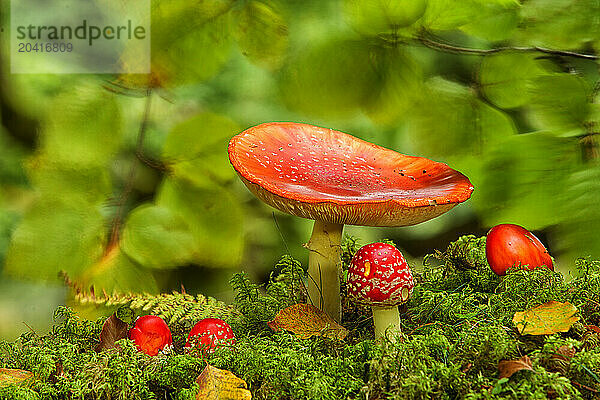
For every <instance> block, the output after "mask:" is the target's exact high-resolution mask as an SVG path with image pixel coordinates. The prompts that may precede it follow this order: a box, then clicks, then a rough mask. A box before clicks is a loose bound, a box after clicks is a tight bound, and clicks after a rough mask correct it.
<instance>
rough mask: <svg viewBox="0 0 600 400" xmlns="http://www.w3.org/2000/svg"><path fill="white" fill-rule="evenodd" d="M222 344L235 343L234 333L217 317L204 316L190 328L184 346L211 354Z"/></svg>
mask: <svg viewBox="0 0 600 400" xmlns="http://www.w3.org/2000/svg"><path fill="white" fill-rule="evenodd" d="M223 344H229V345H233V344H235V335H234V334H233V331H232V330H231V327H230V326H229V324H228V323H227V322H225V321H223V320H222V319H218V318H205V319H203V320H201V321H199V322H198V323H196V325H194V327H193V328H192V330H191V331H190V334H189V335H188V340H187V342H186V344H185V347H186V349H187V350H188V351H191V350H192V349H193V348H194V347H196V348H198V349H199V350H200V352H201V353H203V354H211V353H213V352H214V351H215V349H216V348H217V347H218V346H220V345H223Z"/></svg>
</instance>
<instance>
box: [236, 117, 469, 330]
mask: <svg viewBox="0 0 600 400" xmlns="http://www.w3.org/2000/svg"><path fill="white" fill-rule="evenodd" d="M229 159H230V161H231V164H232V165H233V167H234V169H235V170H236V171H237V173H238V175H239V176H240V179H241V180H242V181H243V182H244V184H245V185H246V186H247V187H248V189H249V190H250V191H251V192H252V193H254V195H256V197H258V198H259V199H261V200H262V201H263V202H265V203H267V204H269V205H271V206H272V207H275V208H277V209H279V210H281V211H283V212H285V213H288V214H292V215H295V216H298V217H302V218H309V219H312V220H314V221H315V222H314V226H313V231H312V236H311V237H310V240H309V242H308V243H307V245H306V247H307V248H308V249H309V251H310V254H309V266H308V275H309V280H308V295H309V300H310V301H311V302H312V303H313V305H315V306H317V307H319V308H320V309H322V310H324V311H325V312H326V313H327V314H328V315H329V316H331V317H332V318H333V319H334V320H336V321H338V322H339V321H340V320H341V302H340V273H341V268H340V267H341V260H340V243H341V238H342V230H343V227H344V225H345V224H350V225H363V226H407V225H415V224H418V223H421V222H424V221H427V220H429V219H432V218H435V217H437V216H439V215H441V214H443V213H445V212H447V211H448V210H450V209H451V208H453V207H454V206H456V205H457V204H459V203H461V202H463V201H465V200H467V199H468V198H469V197H470V196H471V192H472V191H473V185H472V184H471V182H470V181H469V179H468V178H467V177H466V176H464V175H463V174H461V173H460V172H457V171H455V170H453V169H452V168H450V167H448V165H446V164H443V163H440V162H435V161H431V160H429V159H426V158H422V157H413V156H407V155H404V154H400V153H397V152H395V151H393V150H389V149H386V148H383V147H380V146H377V145H375V144H372V143H369V142H366V141H364V140H361V139H358V138H356V137H354V136H351V135H348V134H346V133H342V132H339V131H335V130H332V129H327V128H321V127H318V126H312V125H307V124H300V123H292V122H273V123H266V124H262V125H258V126H255V127H252V128H249V129H247V130H245V131H243V132H242V133H240V134H238V135H236V136H235V137H233V138H232V139H231V141H230V142H229Z"/></svg>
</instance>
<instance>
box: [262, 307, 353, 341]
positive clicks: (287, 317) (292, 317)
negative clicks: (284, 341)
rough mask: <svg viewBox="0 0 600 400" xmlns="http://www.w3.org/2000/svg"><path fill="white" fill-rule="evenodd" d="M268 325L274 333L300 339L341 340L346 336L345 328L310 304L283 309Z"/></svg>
mask: <svg viewBox="0 0 600 400" xmlns="http://www.w3.org/2000/svg"><path fill="white" fill-rule="evenodd" d="M268 324H269V327H270V328H271V329H273V331H275V332H277V331H281V330H286V331H290V332H293V333H295V334H296V335H297V336H298V337H300V338H301V339H308V338H309V337H311V336H323V337H327V338H330V339H339V340H343V339H344V338H345V337H346V336H347V335H348V330H347V329H346V328H344V327H343V326H341V325H339V324H338V323H337V322H335V321H334V320H333V319H332V318H331V317H329V315H327V314H325V313H324V312H323V311H321V310H319V309H318V308H317V307H315V306H313V305H311V304H294V305H293V306H289V307H287V308H284V309H283V310H281V311H279V312H278V313H277V315H276V316H275V319H273V321H271V322H269V323H268Z"/></svg>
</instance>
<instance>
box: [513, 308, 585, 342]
mask: <svg viewBox="0 0 600 400" xmlns="http://www.w3.org/2000/svg"><path fill="white" fill-rule="evenodd" d="M576 313H577V308H576V307H575V306H574V305H573V304H571V303H569V302H566V303H560V302H558V301H549V302H547V303H544V304H542V305H539V306H537V307H534V308H532V309H529V310H527V311H523V312H517V313H515V316H514V317H513V323H514V324H515V326H516V327H517V329H519V332H520V333H521V335H551V334H553V333H558V332H567V331H568V330H569V329H570V328H571V326H572V325H573V324H574V323H575V322H577V321H579V317H576V316H575V314H576Z"/></svg>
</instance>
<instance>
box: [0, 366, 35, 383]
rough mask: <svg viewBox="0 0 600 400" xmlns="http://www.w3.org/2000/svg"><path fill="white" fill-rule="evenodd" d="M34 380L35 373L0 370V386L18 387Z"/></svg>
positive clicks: (20, 370)
mask: <svg viewBox="0 0 600 400" xmlns="http://www.w3.org/2000/svg"><path fill="white" fill-rule="evenodd" d="M31 378H33V373H32V372H29V371H25V370H22V369H7V368H0V386H9V385H18V384H20V383H23V382H25V381H27V380H29V379H31Z"/></svg>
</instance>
